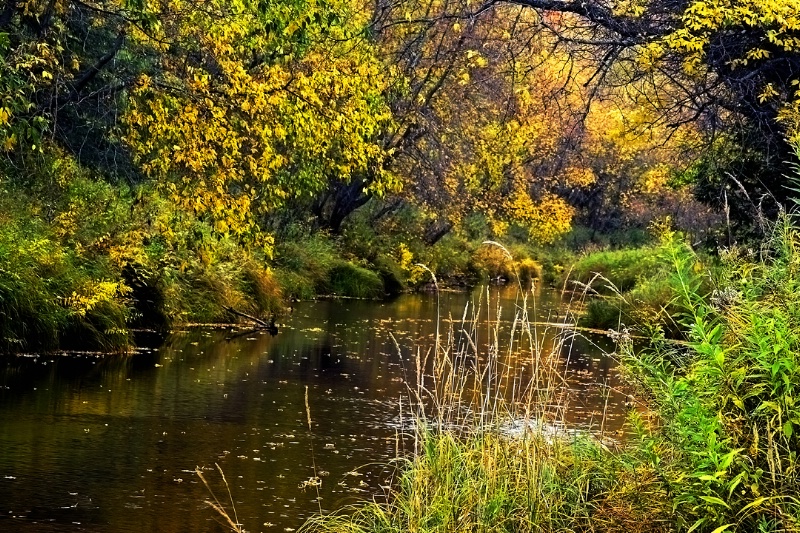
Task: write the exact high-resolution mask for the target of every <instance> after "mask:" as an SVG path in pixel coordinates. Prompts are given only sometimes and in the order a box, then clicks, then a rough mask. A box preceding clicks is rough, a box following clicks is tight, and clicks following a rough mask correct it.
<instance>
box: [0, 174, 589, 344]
mask: <svg viewBox="0 0 800 533" xmlns="http://www.w3.org/2000/svg"><path fill="white" fill-rule="evenodd" d="M66 170H70V171H71V172H74V174H73V175H70V174H69V173H66V174H63V175H61V176H60V178H59V180H57V181H55V182H54V183H53V184H52V185H51V186H50V187H48V188H47V189H41V190H39V189H36V190H34V191H33V192H31V191H29V190H28V188H27V187H13V186H11V185H10V184H9V186H8V187H7V189H6V190H5V192H6V193H7V194H5V195H4V196H3V198H2V199H0V222H2V224H0V317H2V320H0V351H3V352H19V351H28V352H31V351H47V350H52V349H56V348H61V349H81V350H100V351H108V352H113V351H125V350H126V349H127V348H128V347H129V346H130V345H131V342H132V335H131V330H132V329H154V330H159V331H166V330H168V329H170V328H172V327H175V326H177V325H180V324H185V323H214V322H222V323H228V322H236V321H242V320H244V319H243V318H242V316H241V314H237V313H244V314H246V315H250V316H254V317H257V318H260V319H263V320H264V321H266V322H270V321H272V320H278V321H280V318H281V315H282V314H283V313H285V312H287V310H289V309H291V307H292V305H293V304H292V302H294V301H297V300H306V299H314V298H317V297H321V296H334V297H355V298H384V297H387V296H391V295H396V294H399V293H402V292H405V291H414V290H426V289H428V288H432V287H433V283H432V275H431V274H432V273H433V274H434V275H435V276H436V278H437V282H438V285H439V287H440V288H444V287H446V286H451V287H458V288H464V287H468V286H473V285H475V284H478V283H481V282H486V281H490V280H494V282H502V281H508V282H516V281H521V282H522V283H527V282H529V281H530V280H531V279H534V278H538V279H541V280H542V282H543V283H546V284H559V283H560V281H559V276H561V275H562V274H563V272H565V271H566V269H567V267H566V265H568V264H569V261H571V260H572V258H573V257H574V252H571V251H570V249H569V247H568V246H567V245H566V244H564V245H561V246H559V247H554V248H551V249H549V250H544V249H541V248H537V247H534V246H531V245H530V244H527V241H526V239H525V235H524V234H521V235H518V236H517V237H514V238H512V237H509V240H508V241H505V244H506V245H507V246H508V250H507V251H506V250H503V249H501V248H500V247H497V246H487V245H484V244H483V242H484V241H485V240H486V237H485V236H483V234H482V233H481V232H475V233H474V234H470V233H468V232H461V231H453V232H452V233H450V234H448V235H445V236H444V237H443V238H441V239H440V240H439V241H438V242H437V243H436V244H434V245H427V244H425V243H424V242H423V241H422V240H421V239H420V238H419V237H414V236H413V235H410V234H407V233H405V232H395V233H392V232H391V231H389V230H387V229H386V228H380V229H376V228H372V227H369V228H365V224H364V223H362V222H363V221H359V220H355V221H353V223H352V224H351V225H347V226H345V230H344V231H343V233H342V235H338V236H334V235H330V234H327V233H324V232H318V231H313V230H311V229H309V228H306V229H301V228H300V227H299V226H292V227H291V228H290V229H286V230H284V231H283V233H282V234H281V236H280V238H279V239H277V241H273V240H271V237H268V236H267V235H266V234H263V235H262V236H261V240H259V239H255V240H253V241H252V242H249V243H247V242H243V241H242V240H241V239H237V238H235V237H233V236H224V235H220V234H219V233H217V232H215V231H214V230H213V228H212V227H211V226H209V224H208V223H206V222H204V221H203V220H202V219H199V218H196V217H194V216H192V215H191V214H188V213H186V212H183V211H181V210H176V209H175V207H174V206H173V205H172V203H171V202H169V201H165V200H163V199H161V197H160V194H159V193H158V192H157V191H154V190H151V189H148V188H147V187H138V188H126V187H121V186H119V185H114V186H112V185H109V184H108V183H105V182H103V181H97V180H93V179H90V178H89V177H87V176H85V175H83V172H84V171H83V170H82V169H80V168H73V169H66ZM421 265H425V266H424V267H423V266H421Z"/></svg>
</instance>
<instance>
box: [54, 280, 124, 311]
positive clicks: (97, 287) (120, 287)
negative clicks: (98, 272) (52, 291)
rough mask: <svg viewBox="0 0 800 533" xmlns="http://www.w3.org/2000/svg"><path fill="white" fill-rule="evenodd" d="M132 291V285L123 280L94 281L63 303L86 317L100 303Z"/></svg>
mask: <svg viewBox="0 0 800 533" xmlns="http://www.w3.org/2000/svg"><path fill="white" fill-rule="evenodd" d="M130 291H131V289H130V287H128V286H127V285H125V284H124V283H122V282H121V281H120V282H116V281H92V282H91V283H88V284H87V285H85V286H84V287H81V289H79V290H78V291H74V292H73V293H72V295H70V296H68V297H67V298H64V300H63V303H64V306H66V307H68V308H70V309H71V310H72V311H73V312H74V313H75V314H76V315H78V316H80V317H84V316H86V314H87V313H89V312H90V311H92V309H94V308H95V307H97V306H98V305H100V304H102V303H108V302H113V301H114V299H115V298H117V297H119V296H124V295H126V294H128V293H129V292H130Z"/></svg>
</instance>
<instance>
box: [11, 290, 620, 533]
mask: <svg viewBox="0 0 800 533" xmlns="http://www.w3.org/2000/svg"><path fill="white" fill-rule="evenodd" d="M438 300H439V301H438V303H437V296H436V295H435V294H408V295H402V296H400V297H398V298H397V299H394V300H392V301H386V302H372V301H359V300H332V301H319V302H301V303H299V304H296V308H295V309H294V310H293V312H292V313H291V314H290V315H289V316H287V317H286V318H285V319H284V322H285V324H281V327H280V331H279V333H278V335H277V336H271V335H269V334H267V333H264V332H253V333H246V332H244V334H243V332H242V331H241V330H233V329H221V328H217V329H213V328H205V329H204V328H187V329H185V330H178V331H175V332H174V333H172V334H171V335H170V336H168V337H167V338H166V340H164V342H163V344H160V345H159V346H157V347H152V348H140V349H138V350H137V351H136V352H135V353H133V354H131V355H128V356H101V355H97V354H82V355H81V354H69V355H53V356H44V355H41V356H39V355H27V356H14V357H4V358H2V359H0V531H22V532H56V531H70V532H75V531H92V532H137V533H138V532H143V531H154V532H155V531H158V532H166V533H172V532H183V531H186V532H198V531H211V532H213V531H225V530H226V529H225V528H224V527H223V526H222V525H221V524H220V523H219V518H218V517H217V515H216V513H214V512H213V511H212V510H211V509H210V508H209V507H208V505H207V504H206V503H205V500H207V499H209V498H210V497H211V496H210V494H209V491H208V489H207V488H206V487H205V486H204V485H203V483H202V481H200V479H199V478H198V476H197V475H196V473H195V468H196V467H200V468H202V469H203V471H204V473H205V476H206V478H207V479H208V481H209V483H210V485H211V487H212V489H213V490H214V493H215V494H216V496H217V497H218V498H219V500H220V501H221V502H222V503H225V504H226V505H228V506H230V504H229V497H228V492H227V489H226V488H225V486H224V484H223V482H222V479H221V476H220V474H219V472H217V471H216V467H215V465H219V467H220V468H221V469H222V472H224V475H225V478H226V479H227V482H228V485H229V488H230V493H231V497H232V498H233V500H234V503H235V509H236V513H237V517H238V520H239V521H240V522H241V523H243V524H244V526H245V527H246V528H247V530H248V531H250V532H254V531H265V532H269V531H291V530H294V529H296V528H298V527H300V525H301V524H302V523H303V521H304V520H305V519H306V518H307V517H308V516H310V515H311V514H312V513H314V512H319V510H320V509H322V510H323V511H330V510H334V509H338V508H340V507H341V506H343V505H347V504H351V503H354V502H356V501H358V500H359V499H363V498H371V497H373V496H375V495H378V496H379V495H381V494H383V491H384V490H385V489H384V488H382V487H385V486H386V485H387V484H388V483H389V482H390V477H391V475H392V472H393V470H392V467H391V466H386V465H387V464H389V463H390V462H391V460H392V459H393V458H395V457H397V456H398V455H402V454H403V453H404V450H406V444H405V443H404V440H403V438H402V436H401V433H402V431H403V430H404V429H405V428H404V427H403V425H404V423H405V422H404V419H403V417H401V416H400V409H399V403H400V398H401V396H403V395H405V394H407V392H408V383H409V382H414V381H416V378H414V377H409V376H412V375H413V374H414V373H415V371H416V370H415V366H416V362H415V355H416V354H417V353H421V354H425V353H430V350H431V347H432V346H433V345H434V343H435V338H436V330H437V321H438V323H439V329H440V332H441V336H442V338H445V337H446V335H447V332H449V331H450V328H451V326H452V327H453V328H454V329H453V331H455V332H456V333H458V332H459V331H460V330H461V328H462V327H463V324H462V323H461V318H462V316H463V315H464V309H465V306H468V307H467V309H468V313H467V314H468V315H469V316H471V312H472V310H473V309H476V310H480V315H479V320H476V321H473V322H472V323H473V324H475V331H476V332H477V333H476V335H477V337H478V338H477V339H476V340H477V345H478V346H485V344H486V343H487V342H488V341H490V340H491V337H492V333H491V329H492V327H491V326H490V325H489V323H490V322H491V323H493V324H495V323H497V320H498V314H499V321H500V326H499V327H500V332H501V333H500V335H499V338H500V342H501V343H502V342H503V340H502V339H503V338H504V335H503V332H504V331H508V330H510V328H511V323H512V321H513V318H514V314H515V309H518V305H519V298H518V294H517V293H516V292H515V291H514V290H513V289H510V288H502V287H491V288H488V289H487V288H482V289H477V290H476V291H473V292H472V293H458V292H452V293H451V292H447V293H441V294H440V295H439V297H438ZM487 300H488V301H489V303H488V304H487ZM565 306H566V303H565V302H564V300H563V298H562V297H561V296H560V295H558V294H556V293H552V292H548V291H539V293H538V294H537V295H536V297H535V298H532V299H531V302H529V307H530V308H531V310H532V311H531V312H533V309H534V308H535V319H536V320H537V321H541V322H550V323H559V322H562V321H564V319H565V314H567V311H566V307H565ZM532 316H533V315H532ZM437 317H438V318H437ZM451 318H452V320H451ZM567 318H568V317H567ZM487 319H488V321H487ZM561 331H562V330H561V329H560V328H557V327H550V328H548V329H547V330H546V331H545V330H544V329H543V330H542V331H541V332H537V337H539V335H540V338H541V339H542V342H543V343H544V344H547V343H548V342H549V341H548V340H547V339H551V338H552V337H553V336H554V335H556V334H557V333H559V332H561ZM390 333H391V335H390ZM509 335H510V334H509ZM395 341H396V343H397V344H395ZM398 346H399V347H400V350H399V351H398ZM611 349H613V345H612V344H611V343H610V341H609V340H608V339H607V338H605V337H604V336H576V337H575V338H574V339H571V340H570V341H569V342H568V343H567V345H566V346H565V347H564V348H563V349H560V351H559V354H558V356H559V357H561V358H562V362H563V365H564V368H565V374H564V375H565V376H566V378H567V382H568V383H569V387H570V394H569V402H568V403H566V404H565V405H566V406H567V409H566V411H565V413H564V418H565V419H566V421H567V423H568V424H569V425H570V426H572V427H574V428H579V429H585V430H590V431H594V432H598V431H602V432H603V433H604V434H607V435H614V434H617V433H618V432H619V431H620V429H621V427H622V424H623V419H624V414H625V407H624V405H623V404H624V403H625V402H624V393H623V392H622V389H623V386H622V384H621V379H620V377H619V375H618V373H617V371H616V363H615V362H614V360H613V358H611V357H609V356H608V355H606V351H610V350H611ZM306 388H307V390H308V403H309V407H310V411H311V417H312V420H313V426H312V427H313V432H309V431H308V427H307V414H306V409H305V395H306ZM601 419H602V420H603V422H602V423H601V422H600V420H601ZM312 452H313V454H312ZM315 467H316V470H315ZM315 473H316V474H321V476H320V478H321V480H322V485H321V487H319V493H318V492H317V489H316V488H315V487H306V488H302V485H303V483H304V481H306V480H309V479H310V478H312V477H313V476H314V475H315ZM318 497H319V499H318Z"/></svg>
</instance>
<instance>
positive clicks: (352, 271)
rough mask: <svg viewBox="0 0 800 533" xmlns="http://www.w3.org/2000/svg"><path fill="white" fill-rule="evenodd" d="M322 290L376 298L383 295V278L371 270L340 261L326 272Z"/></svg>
mask: <svg viewBox="0 0 800 533" xmlns="http://www.w3.org/2000/svg"><path fill="white" fill-rule="evenodd" d="M321 288H322V290H323V291H326V292H328V293H329V294H334V295H336V296H348V297H352V298H378V297H380V296H383V294H384V289H383V280H382V279H381V277H380V276H379V275H378V274H377V273H376V272H373V271H372V270H368V269H366V268H364V267H361V266H358V265H354V264H353V263H349V262H345V261H342V262H340V263H339V264H337V265H335V266H334V267H333V268H331V269H330V271H329V272H328V279H327V280H326V282H325V283H324V285H322V287H321Z"/></svg>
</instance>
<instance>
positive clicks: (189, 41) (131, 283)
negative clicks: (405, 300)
mask: <svg viewBox="0 0 800 533" xmlns="http://www.w3.org/2000/svg"><path fill="white" fill-rule="evenodd" d="M799 48H800V9H798V7H797V5H796V4H795V3H793V2H789V1H787V0H772V1H767V2H762V1H755V0H735V1H719V0H697V1H692V2H689V1H673V0H650V1H640V0H622V1H619V2H607V1H602V0H591V1H587V2H571V1H564V0H519V1H514V2H507V1H502V2H501V1H489V2H485V3H473V2H469V1H466V2H443V1H439V0H422V1H416V0H398V1H394V2H393V1H387V0H375V1H374V2H369V1H361V0H307V1H306V0H296V1H285V2H271V1H266V0H260V1H250V0H206V1H203V2H187V1H184V0H154V1H147V0H107V1H91V0H90V1H83V0H27V1H22V0H5V2H4V3H3V4H2V6H0V189H2V194H1V195H0V350H3V351H20V350H33V349H42V348H44V349H47V348H53V347H55V346H62V347H69V344H70V342H74V339H81V340H80V344H81V347H82V348H87V347H96V348H102V349H122V348H124V347H125V346H127V345H128V344H129V343H130V342H131V333H130V331H131V329H132V328H154V329H166V328H168V327H169V326H170V325H171V324H173V323H187V322H219V321H232V320H236V319H237V314H236V313H237V312H238V313H246V314H251V315H257V316H264V317H270V316H272V317H274V316H276V315H279V314H280V312H281V310H282V309H284V308H285V306H286V305H287V302H289V301H291V300H292V299H304V298H311V297H314V296H316V295H327V294H337V295H342V296H355V297H381V296H383V295H386V294H391V293H397V292H400V291H402V290H405V289H407V288H410V287H419V286H421V285H423V284H425V283H427V282H428V281H429V280H430V277H429V274H428V272H427V271H426V270H425V269H424V268H423V267H421V266H420V265H423V264H424V265H426V268H430V271H432V272H434V273H435V275H436V276H437V278H439V279H440V280H447V281H448V282H450V283H453V284H465V283H470V282H471V281H473V280H475V279H479V278H481V277H483V278H485V277H487V276H488V277H492V278H498V277H499V278H510V277H511V276H512V275H519V276H522V277H527V278H532V277H539V278H541V279H543V280H545V281H548V282H561V281H562V278H563V276H564V271H565V270H567V269H568V268H569V265H570V264H571V262H572V261H573V260H574V259H575V258H576V257H577V256H578V255H580V254H582V253H585V252H587V251H596V250H600V249H604V248H608V247H611V248H614V247H621V246H635V245H643V244H646V243H647V242H648V238H649V237H648V228H651V227H654V223H657V224H655V226H656V227H663V221H664V220H669V224H670V225H671V226H672V227H674V228H675V229H677V230H679V231H681V232H682V233H683V235H685V237H686V238H687V239H689V240H690V241H691V242H692V243H693V244H695V245H697V246H707V247H709V248H710V249H715V248H716V247H717V246H720V245H724V246H731V245H733V244H735V243H747V242H753V241H754V240H757V239H759V238H761V237H763V236H764V233H765V232H766V231H767V230H766V228H767V226H768V224H767V221H768V220H770V219H774V218H775V217H776V216H777V214H778V213H780V212H782V211H786V210H788V209H789V208H790V207H791V205H790V204H791V201H790V200H789V198H791V197H792V194H793V191H794V189H795V187H796V185H795V184H794V183H795V182H794V178H792V176H793V169H794V167H793V165H794V161H795V159H796V156H795V151H796V148H795V147H796V146H797V142H798V139H800V129H798V124H800V97H798V93H797V91H798V83H800V55H798V49H799ZM487 239H492V240H498V241H502V242H504V243H506V244H507V245H508V246H509V248H511V250H512V252H513V256H514V258H515V260H516V262H517V264H516V265H515V266H511V265H509V264H508V263H507V261H506V259H505V257H504V254H503V252H502V251H501V250H500V249H498V248H496V247H485V246H480V243H481V242H483V241H485V240H487ZM609 253H610V252H609ZM645 255H646V254H645ZM607 257H610V258H612V259H611V260H612V261H617V260H620V257H622V256H613V254H612V255H609V256H607ZM642 257H643V256H642V255H641V254H640V255H636V254H633V255H630V254H628V255H627V256H624V258H623V259H624V261H625V262H627V263H626V264H628V265H634V266H635V267H636V268H640V269H641V268H645V267H646V265H647V261H644V262H642V261H641V259H642ZM651 260H652V259H651ZM585 270H587V272H588V271H589V270H590V269H589V268H588V267H586V268H585ZM597 270H598V267H596V266H595V268H594V270H592V271H597ZM599 270H602V269H599ZM515 272H516V273H517V274H515Z"/></svg>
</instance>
